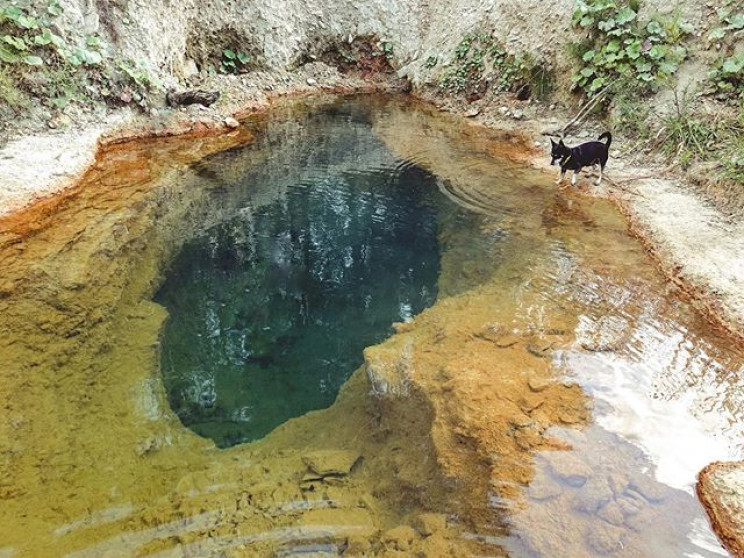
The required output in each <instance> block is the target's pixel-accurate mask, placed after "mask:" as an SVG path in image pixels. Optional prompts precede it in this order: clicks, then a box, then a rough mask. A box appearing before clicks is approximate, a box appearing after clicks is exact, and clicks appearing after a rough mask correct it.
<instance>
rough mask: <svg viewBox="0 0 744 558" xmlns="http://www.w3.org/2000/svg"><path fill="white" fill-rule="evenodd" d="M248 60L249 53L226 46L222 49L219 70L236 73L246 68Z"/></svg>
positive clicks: (249, 59) (249, 58)
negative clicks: (226, 47)
mask: <svg viewBox="0 0 744 558" xmlns="http://www.w3.org/2000/svg"><path fill="white" fill-rule="evenodd" d="M250 61H251V57H250V55H249V54H246V53H245V52H242V51H240V50H233V49H229V48H228V49H225V50H223V51H222V62H221V65H220V70H221V71H222V72H224V73H226V74H237V73H240V72H242V71H245V70H247V69H248V64H249V63H250Z"/></svg>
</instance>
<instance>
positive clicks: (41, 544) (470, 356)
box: [0, 97, 744, 558]
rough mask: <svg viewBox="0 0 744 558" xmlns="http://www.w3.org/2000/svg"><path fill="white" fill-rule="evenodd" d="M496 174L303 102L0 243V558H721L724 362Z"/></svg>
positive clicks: (634, 280)
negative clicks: (707, 497)
mask: <svg viewBox="0 0 744 558" xmlns="http://www.w3.org/2000/svg"><path fill="white" fill-rule="evenodd" d="M524 149H525V147H524V146H523V145H522V144H521V143H520V142H518V141H516V140H514V139H513V138H509V137H499V136H496V135H494V134H492V133H489V132H487V131H485V130H483V129H480V128H477V127H473V126H470V125H469V124H468V123H467V122H463V121H462V120H460V119H457V118H454V117H450V116H447V115H441V114H437V113H436V112H434V111H432V110H431V109H430V108H429V107H425V106H420V105H417V104H415V103H410V102H406V101H399V100H389V99H384V98H374V97H372V98H363V99H358V98H357V99H325V98H322V99H318V100H315V101H311V102H307V103H295V104H291V103H290V104H288V105H287V106H286V107H284V108H280V109H278V110H276V111H274V112H273V113H271V114H270V115H268V116H258V117H254V118H252V119H249V120H248V121H247V122H246V123H245V125H244V127H243V128H241V130H240V131H239V132H238V133H236V134H235V135H232V136H227V137H222V138H218V139H208V138H196V139H193V138H192V139H185V138H184V139H175V140H161V141H154V142H139V143H134V144H129V145H124V146H118V147H115V148H111V149H109V150H108V151H107V152H106V153H104V154H103V155H102V156H101V158H100V160H99V164H98V165H97V167H96V168H95V169H93V171H91V173H89V175H88V176H87V177H86V179H85V180H84V182H83V184H82V185H81V187H80V188H78V189H76V190H74V191H72V192H70V193H69V194H68V195H67V196H66V197H65V198H58V199H55V200H50V201H48V202H45V204H46V205H44V204H41V205H40V206H37V208H35V209H33V210H30V211H28V212H25V213H22V214H19V215H16V216H14V217H13V218H12V219H5V220H3V221H2V222H0V258H1V259H2V261H3V264H4V265H3V268H2V271H0V332H2V335H0V367H1V369H2V370H3V371H5V374H4V376H3V381H2V382H1V383H0V408H1V409H2V411H0V414H1V415H2V419H3V420H2V421H1V422H0V458H1V459H2V462H1V463H2V466H3V471H4V475H3V478H2V479H0V496H2V498H3V502H4V505H3V506H2V507H0V555H2V553H5V554H8V555H21V556H39V555H65V554H72V555H77V556H99V555H102V554H104V553H106V552H111V553H112V554H113V555H117V554H124V555H129V554H134V553H137V554H139V555H158V556H180V555H184V554H185V555H210V554H219V553H226V554H227V555H246V554H248V555H257V556H264V555H266V556H273V555H277V554H278V555H291V554H292V553H295V554H297V553H303V552H304V553H307V552H311V551H314V552H326V553H328V552H336V553H338V552H339V551H341V550H343V549H345V548H347V549H348V551H347V554H350V555H361V554H363V553H368V554H371V555H386V553H393V554H394V553H396V552H397V553H398V555H401V553H402V554H403V555H405V554H412V553H415V552H422V553H424V554H425V555H430V556H450V555H452V556H456V555H457V556H460V555H461V556H471V555H477V556H482V555H495V556H515V557H516V556H545V557H548V556H550V557H560V556H565V557H571V558H575V557H582V556H596V555H599V554H606V555H612V556H654V557H655V556H670V557H671V556H690V557H693V556H718V555H725V553H724V552H723V551H722V550H721V547H720V545H719V544H718V542H717V541H716V540H715V538H714V536H713V535H712V533H711V532H710V529H709V527H708V524H707V519H706V517H705V514H704V513H703V511H702V510H701V508H700V506H699V504H698V502H697V500H696V499H695V497H694V496H693V491H692V487H693V484H694V482H695V474H696V473H697V471H698V470H699V468H700V467H702V466H703V465H705V464H707V463H708V462H710V461H713V460H717V459H732V458H741V457H742V455H743V454H744V448H742V443H741V439H742V438H741V425H742V424H744V421H742V418H743V417H742V416H741V414H742V409H744V405H743V403H744V402H742V397H744V396H743V395H742V393H744V392H743V391H742V389H741V387H742V380H741V377H742V374H741V372H742V371H744V366H743V363H744V358H743V356H742V353H741V351H740V350H739V349H738V348H736V347H735V346H733V344H732V343H731V342H730V340H728V339H726V338H725V337H720V336H717V335H716V334H715V333H714V332H712V331H710V329H709V327H708V325H707V324H706V322H705V321H704V320H703V319H701V317H700V316H699V315H697V314H696V313H695V312H694V311H693V310H692V309H691V308H690V307H689V305H688V304H687V303H685V302H684V301H683V300H681V299H680V298H679V297H678V294H677V293H676V292H674V290H673V289H671V288H670V287H669V286H668V285H667V284H666V283H665V281H664V280H663V278H662V277H660V275H659V274H658V273H657V271H656V270H655V268H654V266H653V265H652V263H651V261H650V260H649V258H648V257H647V256H646V255H645V254H644V252H643V250H642V248H641V247H640V245H639V244H638V243H637V242H636V241H635V240H634V239H632V238H630V237H629V236H628V234H627V229H626V225H625V223H624V221H623V219H622V218H621V217H620V216H619V214H618V213H617V212H616V211H615V210H614V209H613V208H612V207H611V206H610V204H608V203H606V202H602V201H598V200H592V199H585V198H581V197H579V196H577V195H575V194H574V193H573V192H572V191H570V190H568V191H556V190H555V187H554V186H553V184H552V182H551V179H550V177H546V176H544V175H542V174H541V173H539V172H537V171H534V170H531V169H528V168H526V167H525V166H524V165H523V164H522V163H520V162H519V161H518V160H515V158H518V157H519V155H520V153H521V152H522V151H523V150H524ZM379 208H382V209H383V211H384V212H385V218H380V217H381V216H380V215H379V214H378V213H377V209H379ZM376 227H380V229H378V228H376ZM375 231H378V232H379V234H375V238H374V239H369V238H367V237H365V236H364V234H365V232H367V233H370V232H375ZM400 240H404V241H403V242H399V241H400ZM375 242H378V243H379V244H375ZM360 246H364V247H375V250H372V251H371V252H369V253H368V254H367V257H366V259H365V257H362V256H361V255H362V253H363V251H364V250H367V249H368V248H365V249H364V250H362V249H361V248H359V250H358V251H357V248H358V247H360ZM349 247H351V251H349ZM365 262H369V263H370V265H372V266H373V268H374V269H371V270H369V269H367V268H366V267H365V265H363V264H364V263H365ZM347 264H348V265H347ZM370 279H373V280H372V281H371V282H370V281H369V280H370ZM325 289H331V290H332V291H334V292H333V293H332V294H341V300H342V301H343V304H342V303H340V302H339V300H338V299H334V298H333V297H328V296H326V295H327V292H326V291H325ZM246 290H248V291H250V293H245V291H246ZM248 294H250V297H248V296H247V295H248ZM244 295H246V296H244ZM369 298H371V299H372V301H376V302H378V303H379V305H378V306H373V305H370V306H366V304H365V301H366V300H368V299H369ZM311 301H312V303H310V302H311ZM223 304H224V306H223ZM360 305H361V306H360ZM427 307H428V309H425V310H424V308H427ZM418 312H421V313H420V314H418V315H417V313H418ZM308 318H313V319H312V320H309V319H308ZM311 321H312V323H310V322H311ZM393 322H401V323H398V324H396V325H395V326H394V328H393V329H392V330H391V329H390V328H391V326H392V324H393ZM267 327H268V328H269V329H264V328H267ZM334 334H336V335H334ZM200 335H201V337H200ZM378 341H380V343H379V344H378V345H375V346H372V347H370V346H369V345H371V344H373V343H376V342H378ZM308 343H309V344H310V346H309V347H308V346H307V345H303V344H308ZM365 347H366V349H365ZM362 349H364V351H362ZM362 352H363V357H362ZM314 359H321V360H324V363H323V364H324V366H321V367H317V366H311V365H310V364H311V362H312V361H313V360H314ZM298 362H302V363H303V364H308V366H302V367H299V366H297V363H298ZM362 362H364V365H363V367H362V368H361V369H359V370H358V371H357V373H355V374H353V372H354V369H355V368H357V367H358V365H359V364H362ZM210 367H211V368H210ZM300 368H301V369H300ZM346 378H350V379H349V380H348V381H347V382H346V383H345V384H343V382H344V381H345V380H346ZM287 384H290V385H294V386H296V388H297V389H296V390H288V389H286V385H287ZM341 384H343V386H342V385H341ZM339 389H340V392H339ZM166 390H167V391H166ZM337 392H338V393H339V395H338V397H337V399H336V401H335V403H333V401H334V399H335V398H336V394H337ZM184 400H185V402H186V403H188V404H189V406H188V408H185V407H184V405H183V404H184ZM169 402H170V404H171V405H172V406H173V409H172V410H171V409H170V408H169ZM218 403H219V404H218ZM332 403H333V404H332ZM331 404H332V405H331ZM329 405H330V407H328V406H329ZM250 407H252V410H250V409H249V410H244V409H246V408H250ZM324 407H328V408H324ZM309 409H318V410H316V411H312V412H309V413H307V414H304V415H302V416H298V415H300V414H302V413H304V412H305V411H306V410H309ZM174 411H175V413H174ZM293 416H294V417H296V418H293V419H290V417H293ZM215 418H216V419H217V421H218V422H220V425H219V427H218V428H215V429H210V428H211V427H208V426H205V424H213V422H207V420H209V421H212V419H215ZM287 419H290V420H287ZM284 421H286V422H284ZM182 422H183V423H187V424H189V426H191V427H192V428H193V429H194V430H195V431H196V432H199V433H201V434H204V435H207V436H210V437H212V438H213V439H214V440H215V441H216V442H217V443H218V445H228V444H230V443H234V442H237V441H240V440H244V439H253V438H260V437H261V436H263V435H264V434H266V433H267V432H269V431H271V432H270V433H268V435H266V436H265V437H263V438H262V439H260V440H257V441H255V442H252V443H248V444H240V445H237V446H235V447H233V448H230V449H222V450H219V449H216V448H215V447H214V445H213V444H212V442H211V441H209V440H206V439H204V438H202V437H201V436H198V435H196V434H193V433H192V432H190V431H189V430H188V429H187V428H185V427H184V426H183V424H182ZM224 422H229V425H224V424H223V423H224ZM236 424H237V426H236ZM277 425H278V426H277ZM244 426H246V429H243V427H244ZM200 428H202V430H200ZM318 463H320V465H319V464H318ZM338 463H342V465H338ZM324 467H325V468H326V469H329V470H330V469H333V470H334V471H336V472H333V473H332V474H325V475H324V474H320V473H318V470H319V469H323V468H324ZM339 467H340V469H343V470H342V471H339V470H338V469H339ZM423 512H428V513H430V514H431V513H433V514H442V515H435V516H434V519H431V518H429V520H427V521H428V523H426V525H428V527H426V526H425V527H422V525H423V523H422V522H424V519H422V515H421V514H422V513H423ZM432 525H433V527H432ZM405 526H412V527H414V530H413V531H410V533H409V532H408V531H405V529H404V530H403V531H400V530H398V531H392V532H391V531H389V529H391V528H396V527H397V528H401V527H405ZM401 533H402V534H401Z"/></svg>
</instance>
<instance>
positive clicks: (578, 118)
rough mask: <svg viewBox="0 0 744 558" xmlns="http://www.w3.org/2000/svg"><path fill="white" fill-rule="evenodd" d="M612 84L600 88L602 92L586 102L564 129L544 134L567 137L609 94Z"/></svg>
mask: <svg viewBox="0 0 744 558" xmlns="http://www.w3.org/2000/svg"><path fill="white" fill-rule="evenodd" d="M611 85H612V84H611V83H610V84H607V85H606V86H605V87H604V89H602V90H600V92H599V93H597V95H596V96H595V97H594V98H592V100H591V101H589V102H588V103H587V104H585V105H584V106H583V107H581V110H579V112H578V113H577V114H576V116H574V117H573V118H572V119H571V120H570V121H569V122H568V124H566V125H565V126H564V127H563V129H561V130H554V131H552V132H545V133H544V134H543V135H545V136H556V135H560V136H561V137H562V138H563V137H565V136H566V132H568V131H569V130H570V129H571V128H573V127H574V126H575V125H576V124H578V123H579V122H581V121H582V120H584V118H586V117H587V115H588V114H589V113H590V112H591V110H592V109H593V108H594V107H595V106H597V104H598V103H599V101H601V100H602V99H603V98H604V96H605V95H606V94H607V92H608V91H609V89H610V86H611Z"/></svg>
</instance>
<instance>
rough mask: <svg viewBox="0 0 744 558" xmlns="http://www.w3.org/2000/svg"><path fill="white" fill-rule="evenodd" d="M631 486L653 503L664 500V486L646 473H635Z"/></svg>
mask: <svg viewBox="0 0 744 558" xmlns="http://www.w3.org/2000/svg"><path fill="white" fill-rule="evenodd" d="M629 487H630V489H631V490H634V491H635V492H637V493H638V494H640V495H641V496H643V497H644V498H645V499H646V500H648V501H649V502H651V503H652V504H658V503H659V502H661V501H662V500H664V493H665V490H664V487H663V486H662V485H661V484H659V483H657V482H656V481H654V480H653V479H650V478H648V477H647V476H645V475H640V474H637V475H633V476H632V477H631V479H630V483H629Z"/></svg>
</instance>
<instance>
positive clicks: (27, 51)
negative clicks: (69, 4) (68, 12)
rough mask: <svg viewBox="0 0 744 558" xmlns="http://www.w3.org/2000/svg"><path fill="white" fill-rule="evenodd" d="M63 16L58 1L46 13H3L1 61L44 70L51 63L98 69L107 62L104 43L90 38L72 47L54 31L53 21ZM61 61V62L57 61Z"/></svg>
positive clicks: (8, 8) (0, 11)
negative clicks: (98, 66)
mask: <svg viewBox="0 0 744 558" xmlns="http://www.w3.org/2000/svg"><path fill="white" fill-rule="evenodd" d="M61 13H62V8H61V6H60V5H59V3H57V2H56V0H51V1H50V2H49V4H48V5H47V9H46V13H44V12H42V13H37V12H36V11H34V10H33V9H31V8H28V7H21V6H15V5H9V6H6V7H4V8H1V9H0V61H2V62H5V63H7V64H18V63H24V64H26V65H28V66H43V65H44V64H45V63H46V62H45V58H46V61H47V62H52V63H54V62H59V63H70V64H72V65H73V66H80V65H83V64H86V65H90V66H96V65H99V64H100V63H101V62H102V61H103V54H102V52H101V50H100V46H101V44H100V39H99V38H98V37H95V36H92V37H88V38H87V39H86V41H85V44H82V45H71V44H69V43H68V41H67V40H65V39H64V38H63V37H61V36H59V35H57V34H55V33H54V32H52V30H51V26H52V20H51V19H50V16H51V18H54V17H57V16H58V15H60V14H61ZM55 59H58V60H55Z"/></svg>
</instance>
